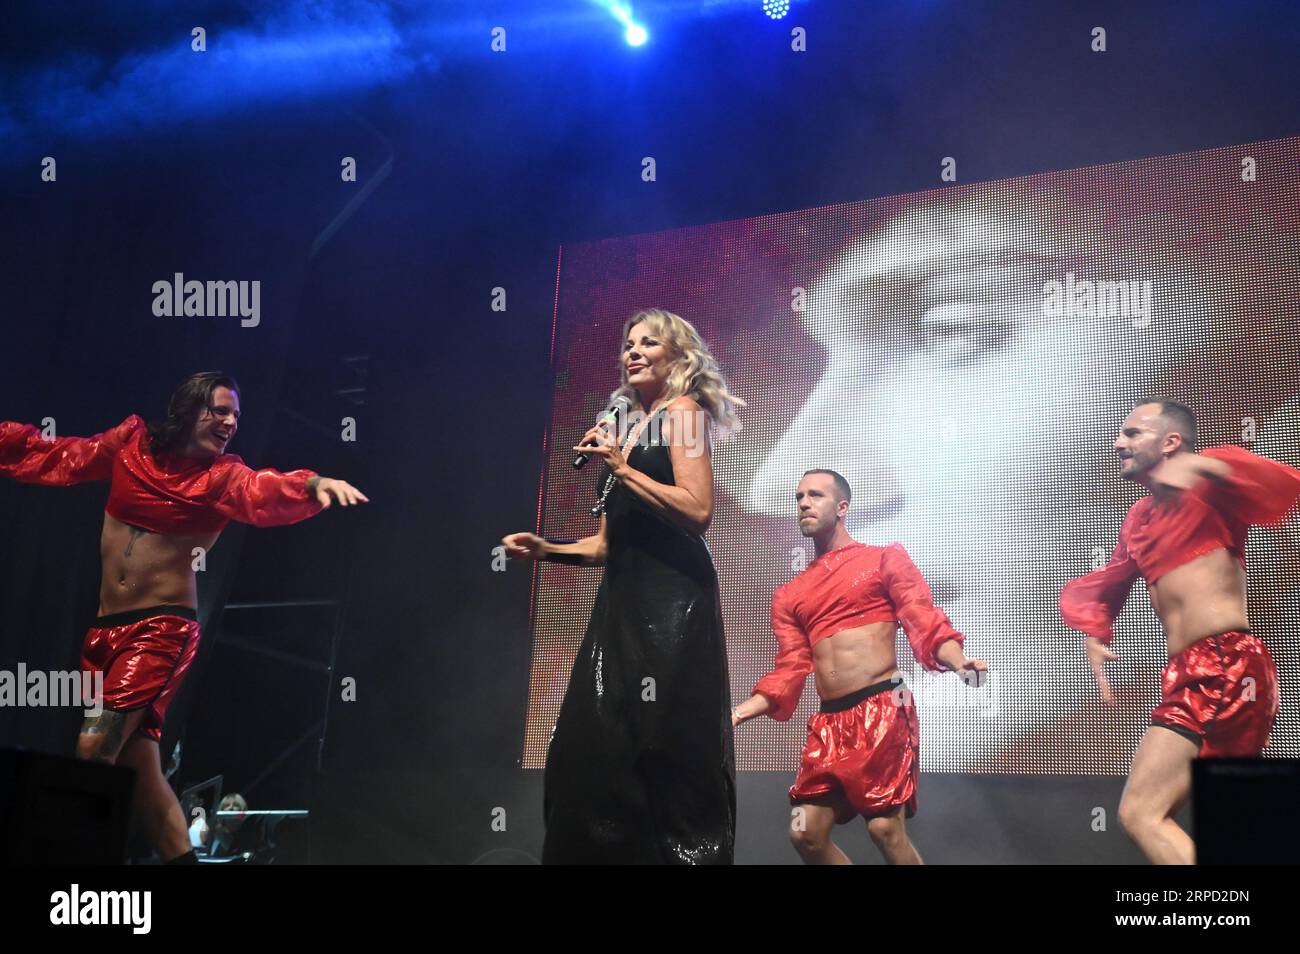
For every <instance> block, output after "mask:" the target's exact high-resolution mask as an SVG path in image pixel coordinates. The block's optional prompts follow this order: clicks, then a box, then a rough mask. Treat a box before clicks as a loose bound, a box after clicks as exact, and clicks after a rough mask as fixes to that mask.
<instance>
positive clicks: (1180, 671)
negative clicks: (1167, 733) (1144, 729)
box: [1151, 632, 1278, 758]
mask: <svg viewBox="0 0 1300 954" xmlns="http://www.w3.org/2000/svg"><path fill="white" fill-rule="evenodd" d="M1160 683H1161V693H1160V698H1161V702H1160V705H1159V706H1157V707H1156V710H1155V711H1154V712H1152V713H1151V724H1152V725H1162V726H1164V727H1165V728H1167V729H1172V730H1173V731H1175V732H1177V733H1179V734H1180V735H1184V736H1186V737H1187V738H1189V739H1191V740H1192V741H1193V742H1195V743H1196V744H1197V745H1199V746H1200V755H1201V757H1202V758H1214V757H1216V756H1241V757H1249V756H1257V755H1259V754H1260V753H1261V752H1263V751H1264V746H1265V745H1267V744H1268V733H1269V731H1270V730H1271V729H1272V728H1273V722H1274V720H1276V719H1277V711H1278V698H1277V667H1276V666H1274V665H1273V657H1272V656H1270V655H1269V653H1268V650H1267V649H1266V648H1265V647H1264V644H1263V643H1262V642H1260V640H1259V637H1258V636H1255V635H1254V634H1253V633H1248V632H1234V633H1223V634H1221V635H1219V636H1206V637H1205V638H1204V639H1198V640H1197V641H1196V642H1194V643H1192V645H1190V646H1188V647H1187V648H1186V649H1184V650H1183V651H1182V652H1181V653H1179V654H1178V655H1176V656H1174V657H1173V658H1171V659H1170V660H1169V665H1167V666H1165V669H1164V672H1163V673H1161V676H1160Z"/></svg>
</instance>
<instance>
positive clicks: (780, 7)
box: [763, 0, 790, 20]
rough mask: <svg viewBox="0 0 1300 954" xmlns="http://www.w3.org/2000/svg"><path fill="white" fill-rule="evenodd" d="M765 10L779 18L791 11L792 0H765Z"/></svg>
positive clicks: (773, 16)
mask: <svg viewBox="0 0 1300 954" xmlns="http://www.w3.org/2000/svg"><path fill="white" fill-rule="evenodd" d="M763 12H764V13H766V14H767V15H768V16H769V17H771V18H772V19H773V20H779V19H781V18H782V17H783V16H785V15H786V14H787V13H789V12H790V0H763Z"/></svg>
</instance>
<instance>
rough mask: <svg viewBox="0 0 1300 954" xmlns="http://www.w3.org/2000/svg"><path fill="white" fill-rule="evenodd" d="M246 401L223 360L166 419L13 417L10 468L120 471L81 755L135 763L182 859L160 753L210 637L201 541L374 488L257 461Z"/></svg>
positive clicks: (141, 788) (103, 549)
mask: <svg viewBox="0 0 1300 954" xmlns="http://www.w3.org/2000/svg"><path fill="white" fill-rule="evenodd" d="M239 415H240V410H239V386H238V385H237V384H236V383H235V381H234V379H233V378H231V377H229V376H227V375H224V374H221V373H220V372H215V371H209V372H203V373H200V374H195V375H193V376H191V377H190V378H188V379H187V380H186V381H185V382H184V383H182V384H181V386H180V387H178V388H177V389H176V391H175V392H174V393H173V394H172V396H171V400H170V403H169V406H168V409H167V419H166V420H165V421H164V422H163V423H162V424H160V425H158V426H148V425H146V424H145V422H144V421H143V420H141V419H140V418H139V417H137V416H135V415H132V416H131V417H128V418H127V419H126V420H125V421H123V422H122V423H121V424H119V425H118V426H117V427H115V428H113V429H112V430H109V431H105V432H104V433H102V434H97V435H95V436H94V437H91V438H83V437H60V438H57V439H55V440H46V439H44V438H43V437H42V436H41V434H40V432H39V431H38V430H37V429H36V428H35V427H32V426H30V425H25V424H15V423H12V422H8V421H5V422H0V475H4V476H7V477H11V478H13V479H14V480H17V481H20V482H23V483H30V484H45V485H47V486H52V487H66V486H70V485H72V484H79V483H83V482H85V481H89V480H107V481H109V495H108V504H107V506H106V507H105V508H104V510H105V513H104V526H103V530H102V532H101V534H100V559H101V567H102V575H101V579H100V589H99V618H98V619H96V620H95V622H94V624H93V625H92V626H91V628H90V630H89V631H88V632H87V634H86V641H85V644H84V646H83V648H82V656H81V668H82V670H84V671H85V672H87V673H92V674H93V673H95V672H102V673H103V680H104V691H103V698H102V700H99V701H100V702H102V704H103V712H102V714H101V715H99V716H94V717H91V718H88V719H86V721H85V722H84V723H83V725H82V727H81V734H80V735H79V737H78V739H77V756H78V758H82V759H87V760H90V761H96V762H106V763H109V764H113V763H116V762H120V763H121V764H123V765H127V766H130V767H131V768H133V769H135V771H136V785H135V792H134V796H133V806H132V808H133V810H134V812H135V814H136V816H137V817H138V818H139V819H140V821H141V823H142V824H143V825H144V827H145V831H146V834H148V836H149V839H150V841H151V842H153V844H154V846H155V847H156V848H157V850H158V855H159V857H160V858H161V859H163V861H165V862H170V863H191V862H194V861H196V859H195V856H194V852H193V851H192V850H191V849H190V843H189V838H188V835H187V832H186V824H185V817H184V815H183V814H182V812H181V807H180V804H179V803H178V802H177V800H176V795H175V793H174V792H173V791H172V790H171V787H170V786H169V785H168V784H167V781H166V779H165V778H164V777H163V772H162V766H161V761H160V758H159V753H158V745H159V741H160V739H161V737H162V727H163V719H164V717H165V715H166V712H167V706H168V704H169V703H170V702H171V700H172V698H173V697H174V696H175V694H176V691H177V689H179V687H180V685H181V683H182V682H183V681H184V679H185V674H186V671H187V670H188V669H189V666H190V664H191V662H192V661H193V659H194V654H195V652H196V651H197V649H198V642H199V624H198V613H197V609H196V608H197V606H198V586H197V583H196V580H195V576H194V571H193V570H192V569H191V564H190V561H191V553H192V550H193V548H194V547H201V548H202V549H203V550H204V551H207V550H209V549H211V547H212V545H213V544H214V543H215V542H216V540H217V538H218V537H219V536H220V535H221V531H222V530H223V529H224V528H225V526H226V524H227V523H228V522H229V521H230V520H238V521H240V522H242V523H250V524H252V525H254V526H258V527H271V526H278V525H282V524H290V523H296V522H298V521H300V520H304V519H306V518H307V517H310V516H312V515H314V514H316V513H319V512H320V511H321V510H322V509H325V508H328V507H329V506H330V504H331V502H332V501H338V503H339V505H340V506H344V507H346V506H348V505H350V504H355V503H358V502H368V501H367V498H366V497H365V496H364V495H363V494H362V493H361V492H360V491H358V490H357V489H356V488H355V487H353V486H351V485H350V484H348V483H346V482H344V481H341V480H334V479H331V478H328V477H321V476H318V475H317V474H316V473H315V472H314V471H310V470H295V471H292V472H290V473H287V474H283V473H280V472H278V471H275V470H269V469H268V470H257V471H254V470H251V469H250V468H248V467H246V466H245V465H244V462H243V461H242V460H241V459H240V458H239V457H237V456H236V455H234V454H226V453H224V451H225V448H226V445H227V443H229V441H230V440H231V439H232V438H233V437H234V435H235V432H236V431H237V430H238V428H239Z"/></svg>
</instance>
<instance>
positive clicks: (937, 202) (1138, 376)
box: [523, 138, 1300, 775]
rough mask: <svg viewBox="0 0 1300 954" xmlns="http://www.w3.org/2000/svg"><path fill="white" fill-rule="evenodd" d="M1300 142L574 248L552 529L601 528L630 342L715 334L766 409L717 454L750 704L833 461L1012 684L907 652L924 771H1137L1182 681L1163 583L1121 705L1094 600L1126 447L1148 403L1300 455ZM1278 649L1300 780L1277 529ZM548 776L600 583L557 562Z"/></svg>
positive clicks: (793, 723)
mask: <svg viewBox="0 0 1300 954" xmlns="http://www.w3.org/2000/svg"><path fill="white" fill-rule="evenodd" d="M1297 167H1300V139H1297V138H1290V139H1284V140H1276V141H1270V142H1262V143H1253V144H1249V145H1244V146H1236V147H1229V148H1221V149H1213V150H1207V151H1202V152H1196V153H1190V154H1183V155H1177V156H1167V157H1160V158H1154V159H1145V160H1139V161H1132V162H1125V163H1120V164H1115V165H1107V166H1099V167H1091V168H1083V169H1075V170H1069V171H1065V172H1057V173H1051V174H1045V175H1038V176H1033V177H1028V178H1019V179H1012V180H1002V181H994V182H983V183H976V184H971V185H961V184H958V185H951V186H948V187H945V188H942V189H937V190H934V191H928V192H922V193H917V194H911V195H904V196H892V197H887V198H881V199H873V200H870V201H863V202H856V203H851V204H843V205H835V206H828V207H823V208H814V209H808V210H801V211H794V212H784V213H781V214H775V215H765V216H761V217H757V218H751V219H743V220H738V221H731V222H723V223H719V224H712V225H705V226H699V227H692V228H683V229H677V230H673V231H667V232H659V233H654V234H645V235H636V236H630V237H622V238H615V239H608V240H602V241H594V242H588V243H585V244H580V245H573V246H567V247H565V248H564V249H563V250H562V254H561V266H560V270H559V275H558V290H557V299H556V319H555V332H554V342H553V370H554V375H555V392H554V405H553V408H552V413H551V417H550V427H549V432H548V435H547V439H546V452H545V461H544V473H543V474H542V477H541V492H540V494H539V506H540V526H541V532H542V533H543V534H544V535H546V536H554V537H566V538H575V537H581V536H585V535H588V534H590V533H593V532H594V531H595V526H596V520H595V519H594V518H593V517H592V516H591V515H590V512H589V511H590V508H591V506H592V505H593V504H594V503H595V499H596V493H597V484H598V478H599V474H598V473H597V471H598V470H599V467H598V462H597V464H595V465H592V466H590V467H589V468H587V469H586V470H582V471H576V472H575V471H574V470H573V469H572V468H571V466H570V460H571V459H572V457H573V454H572V451H571V450H570V448H571V447H572V446H573V444H574V443H576V441H577V439H578V438H579V437H580V436H581V435H582V434H583V433H584V432H585V430H586V429H587V428H588V427H590V426H591V424H592V423H593V422H594V420H595V419H596V417H597V416H598V415H599V413H600V411H601V410H602V408H604V406H605V404H606V402H607V400H608V398H609V395H610V392H611V391H613V390H614V388H615V387H616V386H617V385H618V382H619V360H620V356H621V348H622V342H621V341H620V340H619V336H620V334H621V332H622V324H623V322H624V321H625V320H626V319H627V318H628V317H630V316H631V315H632V314H633V313H634V312H636V311H637V310H639V309H641V308H646V307H662V308H666V309H668V310H670V311H673V312H675V313H677V314H679V315H681V316H682V317H684V318H685V319H687V320H688V321H690V322H692V323H693V324H694V325H695V326H696V327H697V328H698V329H699V330H700V332H701V334H702V335H703V337H704V339H705V340H706V341H707V342H708V343H709V345H710V346H711V348H712V350H713V352H714V354H715V355H717V357H718V359H719V361H720V363H721V365H722V368H723V372H724V374H725V375H726V378H727V381H728V384H729V386H730V388H731V390H732V391H734V392H735V393H736V394H738V395H739V396H741V397H742V398H744V399H745V400H746V401H747V402H748V406H747V407H745V408H743V409H741V410H740V412H739V414H740V418H741V421H742V423H743V429H742V430H741V431H740V432H739V433H737V434H735V435H734V436H733V437H731V438H729V439H727V440H723V441H719V442H718V443H717V444H716V446H715V447H714V449H713V466H714V471H715V486H716V510H715V516H714V519H713V523H712V526H711V527H710V529H709V531H708V534H707V536H706V540H707V543H708V545H709V548H710V550H711V551H712V554H713V558H714V562H715V563H716V565H717V568H718V575H719V581H720V589H721V594H722V602H723V613H724V620H725V626H726V638H727V646H728V656H729V660H730V673H731V694H732V699H733V700H734V701H735V702H739V701H741V700H743V699H745V698H747V697H748V695H749V692H750V689H751V688H752V687H753V685H754V683H755V682H756V681H757V679H758V678H759V677H760V676H762V675H763V674H764V673H766V672H767V671H769V670H770V669H771V667H772V663H773V654H774V652H775V649H776V643H775V639H774V637H773V635H772V632H771V628H770V623H769V613H770V605H771V597H772V591H773V590H774V589H775V588H776V587H778V586H780V585H781V584H783V583H785V582H786V581H787V580H789V579H790V578H791V577H792V576H793V575H794V574H796V573H797V572H799V570H800V569H802V568H803V567H804V566H806V565H807V563H808V561H809V559H810V558H811V557H812V555H813V553H812V543H811V541H809V540H805V539H804V538H803V537H801V536H800V535H799V533H798V529H797V524H796V521H795V500H794V491H795V486H796V484H797V483H798V481H799V478H800V476H801V475H802V474H803V472H804V471H806V470H808V469H810V468H817V467H826V468H832V469H834V470H837V471H839V472H840V473H841V474H843V475H844V476H845V477H846V478H847V479H848V481H849V484H850V485H851V486H852V488H853V501H852V506H851V509H850V512H849V517H848V523H847V527H848V530H849V532H850V533H851V534H852V535H853V536H854V537H855V538H856V539H857V540H859V541H861V542H864V543H870V544H880V545H883V544H887V543H890V542H893V541H898V542H899V543H902V544H903V545H904V546H905V547H906V548H907V550H908V552H909V553H910V554H911V556H912V559H913V560H914V561H915V562H916V564H917V566H918V567H919V568H920V569H921V571H922V572H923V573H924V574H925V576H926V577H927V579H928V580H929V582H930V585H931V587H932V590H933V592H934V595H935V601H936V602H937V603H938V604H940V605H941V606H942V607H943V608H944V609H945V610H946V611H947V613H948V615H949V617H951V619H952V621H953V623H954V624H955V625H956V627H957V628H958V629H959V630H961V631H962V632H963V633H964V634H965V635H966V639H967V643H966V652H967V655H968V656H971V657H975V658H982V659H985V660H987V662H988V663H989V667H990V671H991V674H990V678H989V682H988V685H986V686H985V687H983V688H980V689H971V688H968V687H966V686H964V685H962V684H961V683H960V681H959V680H958V679H957V677H955V676H953V675H951V674H947V675H933V674H930V673H927V672H925V671H923V670H922V669H921V668H920V667H919V666H918V665H916V664H915V662H914V661H913V659H912V656H911V652H910V650H909V648H908V646H907V642H906V640H905V638H904V636H903V634H902V633H901V631H900V633H899V634H898V637H897V646H898V660H899V667H900V669H901V671H902V673H903V675H904V678H905V680H906V681H907V683H908V685H909V686H910V688H911V690H912V692H913V695H914V697H915V698H916V701H917V706H918V711H919V718H920V723H921V732H922V742H921V757H922V768H923V769H924V770H926V771H936V772H1006V773H1070V774H1111V775H1114V774H1123V773H1125V772H1126V771H1127V767H1128V764H1129V760H1130V758H1131V756H1132V753H1133V751H1134V749H1135V748H1136V746H1137V743H1138V741H1139V739H1140V737H1141V735H1142V733H1143V731H1144V730H1145V729H1146V727H1147V726H1148V725H1149V722H1150V713H1151V710H1152V708H1154V706H1156V705H1157V704H1158V703H1159V696H1160V684H1159V673H1160V669H1161V667H1162V666H1163V665H1164V664H1165V662H1166V661H1167V655H1166V651H1165V643H1164V637H1163V633H1162V631H1161V627H1160V623H1159V620H1158V619H1157V618H1156V616H1155V614H1154V612H1153V611H1152V609H1151V606H1150V603H1149V600H1148V597H1147V594H1146V590H1145V587H1144V585H1143V584H1142V583H1141V582H1140V581H1139V582H1138V583H1137V585H1135V587H1134V589H1133V593H1132V595H1131V596H1130V598H1129V601H1128V604H1127V606H1126V608H1125V610H1124V612H1123V614H1122V615H1121V617H1120V618H1119V619H1118V621H1117V624H1116V637H1115V641H1114V643H1113V647H1112V648H1113V649H1114V650H1115V651H1116V652H1117V653H1118V655H1119V657H1120V659H1119V661H1118V662H1117V663H1112V664H1111V667H1110V673H1111V681H1112V685H1113V686H1114V687H1115V689H1116V691H1117V693H1118V697H1119V706H1118V707H1117V708H1109V707H1106V706H1103V705H1102V704H1101V702H1100V699H1099V694H1098V691H1097V688H1096V686H1095V684H1094V682H1093V678H1092V675H1091V672H1090V671H1089V668H1088V665H1087V661H1086V658H1085V656H1084V651H1083V637H1082V635H1080V634H1079V633H1076V632H1074V631H1072V630H1070V629H1068V628H1067V627H1066V626H1065V625H1064V624H1063V623H1062V621H1061V618H1060V615H1059V613H1058V609H1057V598H1058V595H1059V593H1060V589H1061V586H1062V585H1063V584H1064V583H1065V582H1066V581H1067V580H1069V579H1071V578H1073V577H1076V576H1079V575H1081V574H1083V573H1086V572H1088V571H1089V570H1090V569H1093V568H1094V567H1096V566H1098V565H1100V564H1101V563H1104V562H1105V560H1106V559H1107V558H1108V557H1109V555H1110V552H1111V549H1112V547H1113V546H1114V543H1115V539H1116V535H1117V533H1118V530H1119V526H1120V522H1121V520H1122V519H1123V517H1124V515H1125V513H1126V511H1127V509H1128V507H1129V505H1130V504H1131V503H1132V502H1133V501H1134V500H1136V499H1137V497H1138V496H1139V495H1140V494H1141V493H1143V492H1144V491H1143V490H1142V488H1140V487H1138V486H1136V485H1134V484H1131V483H1127V482H1124V481H1122V480H1120V478H1119V476H1118V473H1119V471H1118V462H1117V460H1116V458H1115V454H1114V451H1113V449H1112V443H1113V441H1114V439H1115V437H1116V435H1117V434H1118V431H1119V426H1120V423H1121V421H1122V420H1123V419H1124V417H1125V415H1126V414H1127V412H1128V411H1129V410H1130V409H1131V407H1132V406H1133V405H1134V404H1135V403H1136V402H1137V401H1138V400H1140V399H1142V398H1145V397H1148V396H1165V397H1169V398H1173V399H1175V400H1179V401H1183V402H1185V403H1187V404H1189V405H1190V406H1191V407H1192V408H1193V409H1195V411H1196V412H1197V414H1198V416H1199V424H1200V440H1199V443H1200V445H1201V446H1202V447H1206V446H1214V445H1218V444H1238V445H1241V446H1244V447H1246V448H1248V449H1250V450H1252V451H1253V452H1255V453H1258V454H1262V455H1264V456H1267V457H1272V458H1274V459H1277V460H1282V461H1286V462H1288V463H1290V464H1292V465H1293V466H1294V465H1296V464H1297V462H1300V426H1298V424H1297V420H1298V418H1300V374H1297V366H1298V365H1297V360H1296V359H1297V352H1298V351H1300V304H1297V296H1296V287H1297V279H1300V212H1298V211H1297V210H1298V209H1300V202H1298V201H1297V200H1298V198H1300V197H1298V196H1297V188H1296V177H1295V175H1294V170H1295V169H1296V168H1297ZM1247 553H1248V570H1249V601H1250V602H1249V608H1250V619H1251V626H1252V629H1253V630H1254V631H1255V632H1257V633H1259V634H1260V635H1261V637H1262V638H1263V640H1264V642H1265V643H1266V644H1267V645H1268V646H1269V647H1270V649H1271V651H1272V654H1273V656H1274V658H1275V659H1276V661H1277V664H1278V669H1279V679H1280V683H1279V690H1280V694H1281V699H1282V710H1281V714H1280V716H1279V718H1278V722H1277V725H1276V727H1275V728H1274V731H1273V735H1272V740H1271V744H1270V746H1269V749H1268V753H1267V754H1269V755H1275V756H1289V757H1295V756H1298V755H1300V723H1298V722H1297V703H1298V702H1300V530H1298V529H1297V528H1296V526H1295V524H1294V522H1293V523H1292V524H1291V525H1289V526H1288V527H1286V528H1283V529H1280V530H1268V529H1264V528H1256V529H1253V530H1252V531H1251V535H1250V541H1249V545H1248V548H1247ZM535 573H536V576H535V578H534V587H533V613H532V621H533V623H532V625H533V660H532V675H531V684H530V699H529V706H528V716H527V725H526V730H525V739H524V759H523V764H524V766H525V767H533V768H537V767H541V766H542V765H544V763H545V757H546V747H547V744H548V740H549V738H550V733H551V729H552V726H553V724H554V721H555V718H556V715H557V713H558V711H559V706H560V702H561V700H562V698H563V694H564V690H565V686H566V682H567V679H568V674H569V670H570V667H571V664H572V661H573V657H574V655H575V653H576V651H577V648H578V645H579V643H580V642H581V640H582V637H583V634H584V631H585V628H586V624H587V619H588V616H589V614H590V611H591V606H592V601H593V598H594V594H595V590H596V587H597V585H598V584H599V581H600V574H601V571H600V570H599V569H594V568H575V567H570V566H563V565H555V564H540V565H538V566H537V567H536V570H535ZM816 704H817V698H816V693H815V691H814V690H813V687H812V679H811V677H810V678H809V681H808V685H807V687H806V689H805V691H804V695H803V699H802V702H801V705H800V708H799V711H798V712H797V713H796V714H795V716H794V718H792V719H791V720H790V721H789V722H785V723H778V722H773V721H771V720H770V719H766V718H758V719H754V720H752V721H750V722H747V723H745V724H744V725H742V726H740V727H739V728H738V729H737V731H736V756H737V767H738V768H740V769H750V770H756V769H757V770H778V771H789V772H791V773H793V771H794V769H795V767H796V766H797V764H798V753H799V750H800V747H801V745H802V743H803V741H804V738H805V735H806V732H805V728H804V724H805V722H806V720H807V717H808V716H809V715H810V714H811V713H812V712H813V711H814V709H815V707H816Z"/></svg>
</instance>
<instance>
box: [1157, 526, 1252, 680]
mask: <svg viewBox="0 0 1300 954" xmlns="http://www.w3.org/2000/svg"><path fill="white" fill-rule="evenodd" d="M1150 590H1151V605H1152V606H1153V607H1154V608H1155V611H1156V615H1157V616H1159V617H1160V622H1161V623H1163V624H1164V628H1165V635H1166V637H1167V639H1168V641H1169V655H1170V656H1176V655H1178V654H1179V653H1180V652H1182V651H1183V650H1184V649H1186V648H1187V647H1188V646H1191V645H1192V644H1193V643H1195V642H1196V641H1197V640H1200V639H1204V638H1205V637H1206V636H1213V635H1216V634H1218V633H1228V632H1233V631H1237V630H1244V629H1248V628H1249V626H1250V621H1249V620H1248V619H1247V618H1246V572H1245V570H1244V569H1242V566H1241V564H1240V563H1239V562H1238V561H1237V559H1236V558H1235V557H1233V556H1232V554H1231V553H1229V552H1228V551H1227V550H1214V551H1212V552H1210V553H1207V554H1205V555H1204V556H1200V557H1197V558H1196V559H1195V560H1192V561H1191V562H1189V563H1184V564H1183V565H1182V566H1180V567H1178V568H1177V569H1174V570H1170V571H1169V572H1168V573H1166V574H1165V575H1164V576H1162V577H1160V579H1158V580H1156V582H1155V583H1153V584H1152V585H1151V587H1150Z"/></svg>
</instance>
